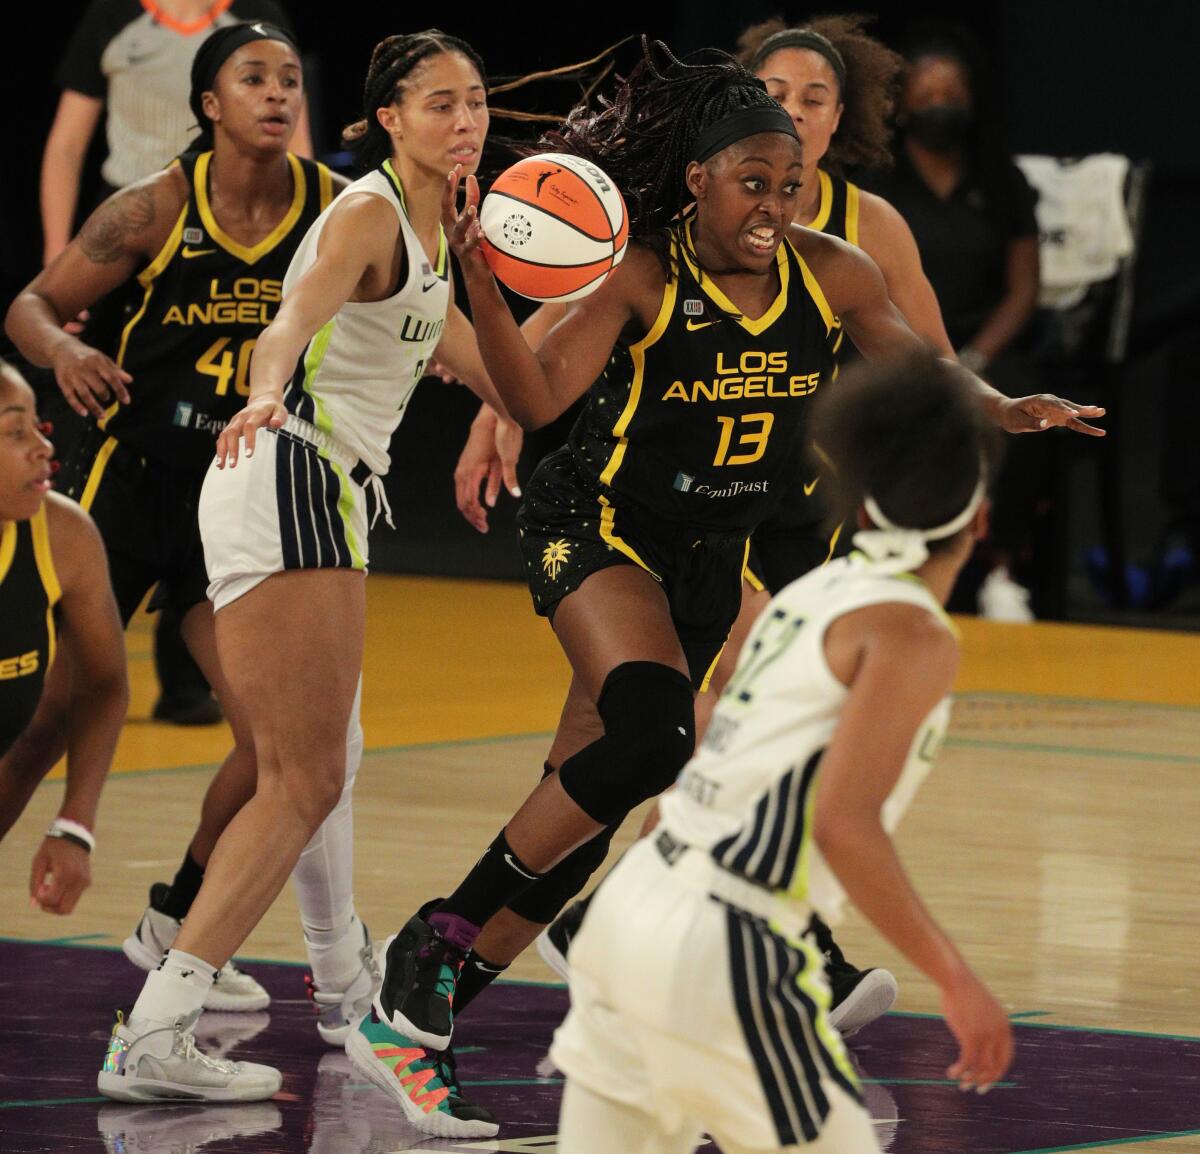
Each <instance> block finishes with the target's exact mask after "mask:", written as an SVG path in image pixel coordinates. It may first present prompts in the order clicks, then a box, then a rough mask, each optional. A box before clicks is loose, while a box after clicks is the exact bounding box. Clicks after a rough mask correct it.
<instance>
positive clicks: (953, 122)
mask: <svg viewBox="0 0 1200 1154" xmlns="http://www.w3.org/2000/svg"><path fill="white" fill-rule="evenodd" d="M971 119H972V117H971V110H970V109H969V108H967V107H966V106H965V105H962V104H934V105H932V106H931V107H929V108H921V109H918V110H917V111H916V112H910V113H909V114H908V116H907V117H906V119H905V125H904V127H905V129H906V130H907V131H908V133H909V135H910V136H911V137H912V138H913V139H914V140H915V141H916V142H917V143H918V144H922V145H924V146H925V147H926V148H928V149H929V150H930V151H932V152H953V151H954V150H955V149H956V148H958V147H959V146H961V144H962V142H963V141H964V140H965V139H966V136H967V131H968V130H969V129H970V127H971Z"/></svg>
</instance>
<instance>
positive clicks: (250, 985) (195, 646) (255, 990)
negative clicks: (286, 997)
mask: <svg viewBox="0 0 1200 1154" xmlns="http://www.w3.org/2000/svg"><path fill="white" fill-rule="evenodd" d="M182 632H183V638H184V641H185V643H186V644H187V646H188V650H189V652H190V653H191V655H192V658H193V659H194V660H195V661H196V664H197V666H198V667H199V668H200V670H201V671H202V673H203V674H204V677H205V679H206V681H207V682H208V684H209V685H211V686H212V687H213V692H214V693H215V694H216V695H217V700H218V701H219V702H220V703H221V708H222V710H223V712H224V714H225V717H226V720H227V721H228V722H229V727H230V729H231V730H232V732H233V748H232V749H231V750H230V751H229V753H228V754H227V755H226V757H225V760H224V762H222V764H221V767H220V769H218V770H217V773H216V775H215V776H214V777H213V779H212V781H210V782H209V785H208V789H207V790H206V791H205V794H204V801H203V803H202V805H201V810H200V824H199V826H198V828H197V830H196V832H195V834H194V835H193V837H192V840H191V842H190V843H189V845H188V848H187V851H186V853H185V854H184V857H183V861H182V862H181V863H180V866H179V869H178V870H177V871H176V874H175V878H174V881H173V882H172V883H171V884H170V885H167V884H166V883H163V882H155V884H154V885H153V886H151V887H150V900H149V903H148V904H147V906H146V909H145V910H144V911H143V913H142V916H141V918H140V919H139V921H138V924H137V926H136V928H135V929H134V931H133V933H132V934H130V935H129V937H128V938H126V939H125V942H124V944H123V949H124V951H125V956H126V957H127V958H129V960H130V961H131V962H133V963H134V964H135V965H137V966H140V967H141V968H142V969H143V970H152V969H153V968H154V967H155V966H157V965H158V963H159V962H160V961H161V959H162V956H163V954H164V953H165V952H166V951H167V950H169V949H170V948H171V947H172V946H173V945H174V944H175V938H176V937H177V935H178V933H179V929H180V926H181V925H182V923H183V920H184V918H186V917H187V916H188V914H189V912H190V911H191V908H192V903H193V902H194V901H195V899H196V895H197V894H198V893H199V892H200V886H201V885H202V884H203V881H204V876H205V871H206V869H207V867H208V862H209V858H210V857H211V855H212V851H213V848H214V846H215V845H216V843H217V840H218V838H219V837H220V836H221V833H222V832H223V831H224V829H225V827H226V826H228V825H229V823H230V822H231V821H232V820H233V818H234V816H235V815H236V814H237V813H238V811H239V810H241V808H242V806H244V805H245V804H246V802H248V801H249V800H250V798H252V797H253V796H254V790H255V784H256V781H257V766H256V760H255V756H254V736H253V734H252V732H251V729H250V720H249V718H248V717H247V715H246V712H245V711H244V710H243V709H242V708H241V707H240V706H239V704H238V702H237V700H236V699H235V697H234V693H233V690H232V689H231V688H230V686H229V684H228V682H227V681H226V680H225V677H224V675H223V674H222V672H221V663H220V660H219V657H218V653H217V639H216V628H215V625H214V621H213V611H212V605H211V604H210V603H209V602H208V601H207V600H203V601H198V602H195V603H193V604H192V605H190V606H189V607H188V608H187V610H186V612H184V614H183V618H182ZM270 1002H271V999H270V995H269V994H268V993H267V991H266V990H265V989H264V988H263V987H262V985H261V984H260V983H258V982H257V981H255V979H254V978H252V977H251V976H250V975H249V974H246V973H243V972H242V971H241V970H239V969H238V968H237V966H235V965H234V964H233V962H231V961H227V962H226V963H225V964H224V965H223V966H221V967H220V970H219V973H218V975H217V979H216V981H215V982H214V983H213V986H212V989H211V990H210V991H209V993H208V996H207V997H206V998H205V1002H204V1007H205V1009H208V1010H225V1011H254V1010H264V1009H266V1008H267V1006H268V1005H270Z"/></svg>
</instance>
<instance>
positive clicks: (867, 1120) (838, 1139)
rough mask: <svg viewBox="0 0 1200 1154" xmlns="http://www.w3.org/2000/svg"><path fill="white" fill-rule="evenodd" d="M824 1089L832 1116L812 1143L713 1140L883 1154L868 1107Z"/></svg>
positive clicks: (804, 1152)
mask: <svg viewBox="0 0 1200 1154" xmlns="http://www.w3.org/2000/svg"><path fill="white" fill-rule="evenodd" d="M821 1089H822V1090H823V1091H824V1093H825V1096H826V1098H827V1099H828V1100H829V1114H828V1116H827V1117H826V1119H825V1121H824V1123H823V1124H822V1126H821V1132H820V1133H819V1134H818V1135H817V1137H816V1138H815V1139H814V1140H813V1141H811V1142H806V1143H805V1144H804V1145H802V1146H784V1147H780V1146H771V1147H766V1148H762V1147H750V1146H743V1145H740V1144H739V1143H738V1142H736V1141H735V1140H733V1139H731V1138H729V1137H727V1136H725V1135H714V1137H716V1138H717V1141H718V1143H719V1145H720V1147H721V1149H722V1150H723V1151H725V1152H726V1154H880V1146H879V1139H878V1138H877V1137H876V1135H875V1127H874V1125H872V1123H871V1116H870V1114H868V1113H867V1110H866V1108H865V1107H864V1106H862V1105H861V1104H860V1103H858V1102H856V1101H855V1100H854V1099H853V1098H851V1097H850V1095H849V1094H847V1093H846V1091H845V1090H843V1089H842V1088H841V1087H840V1086H838V1085H836V1084H834V1083H832V1082H828V1081H826V1082H823V1083H822V1084H821ZM560 1149H561V1146H560Z"/></svg>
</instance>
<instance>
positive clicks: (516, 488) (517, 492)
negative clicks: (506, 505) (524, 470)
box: [512, 485, 521, 497]
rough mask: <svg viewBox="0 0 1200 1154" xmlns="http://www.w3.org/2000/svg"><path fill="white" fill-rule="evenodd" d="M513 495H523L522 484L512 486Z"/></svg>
mask: <svg viewBox="0 0 1200 1154" xmlns="http://www.w3.org/2000/svg"><path fill="white" fill-rule="evenodd" d="M512 495H513V496H514V497H519V496H520V495H521V486H520V485H514V486H513V487H512Z"/></svg>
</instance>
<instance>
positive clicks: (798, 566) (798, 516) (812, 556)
mask: <svg viewBox="0 0 1200 1154" xmlns="http://www.w3.org/2000/svg"><path fill="white" fill-rule="evenodd" d="M852 536H853V533H852V532H848V531H847V527H846V526H843V525H838V524H836V523H833V522H832V520H831V518H830V517H829V514H828V512H827V510H826V507H825V503H824V502H823V501H821V500H820V498H819V494H818V493H815V492H813V491H812V490H811V489H809V490H808V491H804V490H802V489H797V490H795V491H794V495H788V496H785V497H784V499H783V503H782V505H781V507H780V508H778V509H777V510H776V511H775V512H774V513H773V514H772V515H771V516H770V517H769V518H768V519H767V520H766V521H764V522H763V523H762V524H761V525H759V526H758V528H756V529H755V530H754V536H753V537H752V538H751V540H750V559H749V561H748V563H747V566H746V581H747V582H748V583H749V584H750V585H752V586H753V587H754V588H755V589H758V590H763V589H765V590H766V591H767V592H768V593H770V594H771V596H772V597H773V596H774V595H775V594H776V593H778V592H779V591H780V590H781V589H783V588H784V587H785V586H787V585H790V584H791V583H792V582H793V581H795V580H797V579H799V578H800V577H803V576H804V574H805V573H810V572H811V571H812V570H813V569H819V568H820V567H821V566H822V565H824V564H825V563H826V562H827V561H830V560H832V559H833V558H834V557H841V556H844V555H845V554H846V553H847V552H849V549H850V538H851V537H852Z"/></svg>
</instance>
